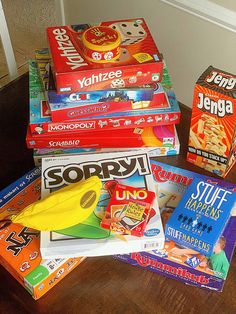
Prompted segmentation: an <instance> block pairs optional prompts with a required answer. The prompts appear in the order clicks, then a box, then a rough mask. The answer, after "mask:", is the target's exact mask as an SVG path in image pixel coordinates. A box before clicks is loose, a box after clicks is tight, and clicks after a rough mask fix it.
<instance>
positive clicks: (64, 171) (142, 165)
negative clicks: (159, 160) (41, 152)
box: [41, 151, 164, 258]
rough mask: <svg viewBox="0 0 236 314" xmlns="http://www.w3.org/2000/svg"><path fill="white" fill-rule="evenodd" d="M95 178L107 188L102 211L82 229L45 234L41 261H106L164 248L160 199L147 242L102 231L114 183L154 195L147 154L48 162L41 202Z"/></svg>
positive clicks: (100, 206) (154, 208) (44, 163)
mask: <svg viewBox="0 0 236 314" xmlns="http://www.w3.org/2000/svg"><path fill="white" fill-rule="evenodd" d="M92 175H97V176H98V177H99V178H100V179H101V180H102V183H103V187H102V189H101V195H100V198H99V201H98V205H97V207H96V208H95V210H94V211H93V212H92V214H91V215H90V216H89V217H88V219H87V220H86V221H84V222H82V223H80V224H78V225H75V226H73V227H71V228H67V229H64V230H60V233H59V231H57V232H42V233H41V253H42V256H43V257H44V258H57V257H59V256H60V257H74V256H102V255H113V254H115V253H118V252H120V253H130V252H136V251H147V250H151V249H160V248H163V243H164V232H163V229H162V223H161V219H160V214H159V208H158V204H157V200H156V199H155V200H154V204H153V206H152V209H151V213H150V215H149V221H148V223H147V227H146V231H145V233H144V236H143V237H136V236H131V235H117V234H115V233H112V232H111V231H110V230H106V229H103V228H101V226H100V222H101V219H102V218H103V217H104V213H105V209H106V207H107V204H108V202H109V199H110V192H109V190H110V187H111V185H112V184H114V183H121V184H126V185H130V186H133V187H136V188H143V189H147V190H150V191H155V189H154V185H153V183H154V182H153V176H152V174H151V168H150V164H149V156H148V153H147V152H146V151H143V152H138V153H137V151H129V152H117V153H104V154H88V155H81V156H79V155H76V156H67V157H66V156H60V157H50V158H43V159H42V197H46V196H47V195H48V194H49V193H51V192H52V191H55V190H58V189H59V188H61V187H63V186H65V185H68V184H73V183H75V182H78V181H80V180H83V179H86V178H88V177H90V176H92Z"/></svg>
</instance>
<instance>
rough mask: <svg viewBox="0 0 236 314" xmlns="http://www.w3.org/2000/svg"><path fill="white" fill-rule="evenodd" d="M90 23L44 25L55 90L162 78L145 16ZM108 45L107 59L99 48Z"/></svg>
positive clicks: (137, 83) (126, 84) (116, 85)
mask: <svg viewBox="0 0 236 314" xmlns="http://www.w3.org/2000/svg"><path fill="white" fill-rule="evenodd" d="M91 26H92V25H89V24H79V25H70V26H58V27H49V28H48V29H47V35H48V41H49V46H50V51H51V55H52V65H53V72H54V77H55V83H56V86H57V92H58V93H68V92H76V91H78V90H80V91H89V90H103V89H109V88H111V87H112V88H120V87H129V86H140V85H143V84H149V83H152V82H154V81H155V82H158V81H161V77H162V70H163V62H162V57H161V54H160V53H159V50H158V48H157V46H156V44H155V42H154V40H153V38H152V35H151V33H150V31H149V29H148V26H147V24H146V22H145V21H144V19H142V18H138V19H129V20H119V21H110V22H101V23H99V24H98V25H95V26H94V27H92V28H90V27H91ZM114 37H116V40H115V42H113V39H114ZM111 43H112V45H111ZM94 46H95V47H94ZM108 46H110V49H109V50H110V51H108V54H107V57H106V60H102V57H103V52H104V51H102V50H103V49H105V48H106V47H108ZM114 46H115V47H114ZM91 47H94V48H93V50H94V51H93V52H92V54H90V53H88V49H89V48H90V52H91V50H92V48H91ZM96 48H97V49H96ZM108 48H109V47H108ZM115 48H116V49H117V50H118V51H117V50H116V49H115ZM115 55H116V58H114V56H115ZM91 60H92V61H91ZM101 61H106V62H104V63H103V62H101ZM109 61H110V62H109Z"/></svg>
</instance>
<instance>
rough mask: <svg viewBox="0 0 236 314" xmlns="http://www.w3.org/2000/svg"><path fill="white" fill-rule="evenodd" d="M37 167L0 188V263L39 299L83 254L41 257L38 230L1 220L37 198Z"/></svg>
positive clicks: (38, 173)
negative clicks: (64, 256)
mask: <svg viewBox="0 0 236 314" xmlns="http://www.w3.org/2000/svg"><path fill="white" fill-rule="evenodd" d="M40 184H41V169H40V168H38V167H37V168H35V169H33V170H32V171H29V172H28V173H27V174H25V175H24V176H23V177H21V178H20V179H18V180H17V181H15V182H14V183H12V184H11V185H9V186H8V187H6V188H5V189H4V190H2V191H1V192H0V227H2V229H0V264H1V265H2V266H3V267H4V268H5V269H6V270H7V271H8V272H9V273H10V274H11V275H12V276H13V277H14V278H15V279H16V280H17V281H18V282H19V283H20V284H21V285H22V286H23V287H25V288H26V289H27V291H29V292H30V294H31V295H32V297H33V298H34V299H39V298H40V297H41V296H42V295H44V294H45V293H46V292H47V291H49V290H50V289H51V288H52V287H54V286H55V285H56V284H57V283H58V282H59V281H61V279H63V278H64V277H65V276H66V275H67V274H68V273H69V272H71V271H72V270H73V269H74V268H75V267H76V266H78V265H79V264H80V263H81V262H82V260H83V259H84V258H68V259H54V260H42V258H41V254H40V233H39V231H36V230H33V229H29V228H26V227H24V226H21V225H19V224H13V223H12V224H10V225H8V226H5V227H4V226H3V224H1V221H3V220H4V219H7V218H9V217H10V216H11V215H12V214H16V213H18V212H20V211H21V210H22V209H23V208H25V207H26V206H27V205H29V204H31V203H33V202H35V201H37V200H38V199H39V198H40V192H41V188H40Z"/></svg>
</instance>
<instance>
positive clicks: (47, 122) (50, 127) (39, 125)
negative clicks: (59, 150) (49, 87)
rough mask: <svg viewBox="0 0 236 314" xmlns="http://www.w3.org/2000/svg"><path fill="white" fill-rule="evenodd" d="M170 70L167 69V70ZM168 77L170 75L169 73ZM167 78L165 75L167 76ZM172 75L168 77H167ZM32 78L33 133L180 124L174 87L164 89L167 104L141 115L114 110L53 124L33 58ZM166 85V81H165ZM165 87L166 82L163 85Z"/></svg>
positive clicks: (31, 65) (31, 125) (30, 123)
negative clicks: (113, 111)
mask: <svg viewBox="0 0 236 314" xmlns="http://www.w3.org/2000/svg"><path fill="white" fill-rule="evenodd" d="M165 72H167V69H166V70H165ZM167 76H168V75H167ZM165 77H166V75H165ZM168 77H169V76H168ZM29 79H30V83H29V85H30V110H29V111H30V113H29V127H30V130H31V133H32V134H33V135H37V134H42V133H51V134H56V133H58V132H59V133H60V132H64V131H65V132H68V133H69V132H75V131H80V132H82V131H83V132H84V131H88V130H91V131H95V130H96V131H97V130H112V129H113V130H114V129H123V128H127V127H129V128H135V127H137V126H139V127H145V126H155V125H166V124H177V123H179V121H180V109H179V105H178V102H177V100H176V97H175V93H174V91H173V90H172V89H165V92H166V94H167V97H168V106H164V107H165V108H158V109H145V108H143V109H142V116H140V112H139V111H137V110H131V111H126V112H123V113H113V114H106V115H99V116H96V117H88V118H82V119H78V120H76V121H69V122H68V121H66V122H57V123H53V122H52V120H51V113H50V107H49V105H48V101H47V98H46V97H45V93H44V90H43V89H42V84H41V83H40V78H39V74H38V70H37V63H36V62H35V61H33V60H31V61H30V63H29ZM162 85H163V84H162ZM164 87H165V85H164Z"/></svg>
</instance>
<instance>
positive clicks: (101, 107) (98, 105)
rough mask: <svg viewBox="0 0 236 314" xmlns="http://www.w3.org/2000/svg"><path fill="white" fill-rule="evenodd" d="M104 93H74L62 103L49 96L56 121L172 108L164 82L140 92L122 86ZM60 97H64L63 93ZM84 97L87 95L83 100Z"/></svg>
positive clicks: (52, 114)
mask: <svg viewBox="0 0 236 314" xmlns="http://www.w3.org/2000/svg"><path fill="white" fill-rule="evenodd" d="M154 88H155V92H154ZM101 92H102V91H97V94H95V92H94V93H93V95H91V96H92V97H90V96H88V94H85V93H84V94H83V95H80V94H79V93H74V94H70V95H69V99H71V100H70V101H69V102H68V101H67V99H68V98H67V99H65V100H64V102H62V103H51V100H50V98H49V99H48V101H49V107H50V110H51V119H52V122H64V121H70V120H78V119H81V118H85V117H92V116H94V117H95V116H99V115H105V114H113V113H116V112H118V113H119V114H122V113H123V112H126V111H131V112H132V111H138V113H139V114H142V110H143V109H165V108H170V104H169V101H168V98H167V96H166V94H165V92H164V90H163V88H162V86H161V85H160V84H155V86H153V87H152V88H149V89H147V91H146V90H145V88H140V91H139V92H138V91H136V92H134V91H129V90H128V89H126V90H121V89H120V90H114V91H109V92H108V93H106V95H107V96H104V93H103V95H102V97H100V95H101V94H102V93H101ZM150 93H151V94H152V100H150V99H145V98H150V96H149V94H150ZM136 94H140V96H139V97H136ZM146 95H147V97H146ZM60 96H63V94H62V95H60ZM77 97H79V98H77ZM83 97H85V98H84V99H83ZM137 99H140V100H137Z"/></svg>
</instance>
